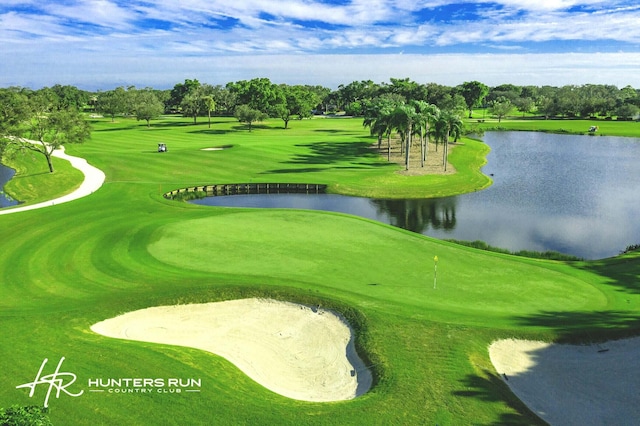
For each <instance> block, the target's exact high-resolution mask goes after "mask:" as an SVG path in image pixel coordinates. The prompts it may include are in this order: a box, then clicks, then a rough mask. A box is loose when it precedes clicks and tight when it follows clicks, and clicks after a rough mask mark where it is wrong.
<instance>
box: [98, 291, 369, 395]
mask: <svg viewBox="0 0 640 426" xmlns="http://www.w3.org/2000/svg"><path fill="white" fill-rule="evenodd" d="M91 330H93V331H94V332H96V333H99V334H102V335H105V336H108V337H115V338H120V339H130V340H138V341H143V342H152V343H164V344H170V345H179V346H188V347H191V348H197V349H202V350H205V351H208V352H212V353H214V354H217V355H220V356H222V357H224V358H226V359H227V360H229V361H230V362H232V363H233V364H235V365H236V366H237V367H238V368H239V369H240V370H242V371H243V372H244V373H245V374H247V375H248V376H249V377H251V378H252V379H253V380H255V381H256V382H258V383H260V384H261V385H262V386H264V387H266V388H267V389H270V390H272V391H273V392H277V393H279V394H281V395H284V396H286V397H289V398H293V399H299V400H305V401H317V402H326V401H339V400H347V399H352V398H355V397H356V396H359V395H361V394H363V393H365V392H366V391H367V390H369V388H370V387H371V372H370V371H369V370H368V369H367V368H366V366H365V365H364V363H363V362H362V360H361V359H360V358H359V357H358V355H357V354H356V351H355V347H354V344H353V336H352V333H351V329H350V328H349V326H348V325H347V323H346V322H345V321H344V319H342V318H340V317H339V316H337V315H335V314H334V313H332V312H330V311H324V310H322V309H320V310H316V309H311V308H309V307H307V306H303V305H298V304H294V303H287V302H279V301H274V300H262V299H242V300H232V301H226V302H217V303H205V304H192V305H175V306H158V307H153V308H148V309H142V310H138V311H133V312H129V313H126V314H123V315H120V316H118V317H115V318H112V319H108V320H105V321H102V322H99V323H97V324H94V325H93V326H91Z"/></svg>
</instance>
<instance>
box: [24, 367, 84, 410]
mask: <svg viewBox="0 0 640 426" xmlns="http://www.w3.org/2000/svg"><path fill="white" fill-rule="evenodd" d="M48 361H49V360H48V359H47V358H45V359H44V361H42V364H41V365H40V370H38V374H36V378H35V380H34V381H33V382H31V383H25V384H23V385H18V386H16V389H20V388H30V389H31V392H29V398H32V397H33V394H34V393H35V391H36V387H38V385H46V384H48V385H49V389H48V390H47V395H46V396H45V398H44V407H45V408H47V407H48V406H49V397H50V396H51V391H52V390H53V389H54V388H55V389H56V398H60V393H61V392H64V393H66V394H67V395H69V396H72V397H76V396H80V395H82V394H83V393H84V391H82V390H81V391H80V392H78V393H71V392H69V391H68V390H67V388H68V387H69V386H71V385H72V384H74V383H75V381H76V375H75V374H73V373H64V372H61V371H60V368H61V367H62V363H63V362H64V357H62V358H60V362H58V367H56V371H55V372H54V373H53V374H48V375H46V376H43V375H42V370H44V367H45V365H47V362H48ZM65 379H66V380H68V381H67V382H66V383H65Z"/></svg>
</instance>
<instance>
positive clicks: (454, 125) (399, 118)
mask: <svg viewBox="0 0 640 426" xmlns="http://www.w3.org/2000/svg"><path fill="white" fill-rule="evenodd" d="M362 124H363V125H364V126H365V127H369V129H370V131H371V135H375V136H377V137H378V149H381V145H382V140H383V138H386V139H387V160H389V161H390V160H391V135H392V134H393V133H394V132H395V133H396V134H398V135H399V136H400V141H401V144H400V146H401V148H400V149H401V153H402V154H404V156H405V168H406V170H409V159H410V152H411V147H412V146H413V143H414V137H418V138H419V142H420V167H424V164H425V162H426V161H427V155H428V152H429V143H430V142H431V140H433V142H434V143H435V149H436V152H437V151H438V145H439V144H442V146H443V149H442V165H443V167H444V170H445V171H446V170H447V157H448V155H449V149H448V145H449V139H450V138H454V142H457V140H458V138H459V137H460V136H461V134H462V130H463V122H462V118H460V115H459V114H457V113H456V112H455V111H449V110H441V109H440V108H438V107H437V106H436V105H433V104H429V103H427V102H425V101H411V102H408V103H405V102H402V101H394V100H392V99H389V98H382V97H381V98H378V99H376V100H375V101H373V102H372V103H371V104H370V105H368V107H367V108H366V110H365V113H364V121H363V123H362Z"/></svg>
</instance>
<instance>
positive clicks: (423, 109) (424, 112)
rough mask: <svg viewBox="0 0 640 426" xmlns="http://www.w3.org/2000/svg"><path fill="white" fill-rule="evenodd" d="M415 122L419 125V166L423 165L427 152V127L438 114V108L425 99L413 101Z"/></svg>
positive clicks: (428, 127)
mask: <svg viewBox="0 0 640 426" xmlns="http://www.w3.org/2000/svg"><path fill="white" fill-rule="evenodd" d="M413 105H414V106H415V108H416V113H417V120H416V121H417V124H418V126H419V127H420V166H421V167H424V163H425V162H426V161H427V153H428V152H429V129H430V127H431V124H432V123H433V122H434V121H435V120H436V119H437V118H438V117H439V116H440V109H439V108H438V107H437V106H435V105H433V104H428V103H427V102H425V101H414V102H413Z"/></svg>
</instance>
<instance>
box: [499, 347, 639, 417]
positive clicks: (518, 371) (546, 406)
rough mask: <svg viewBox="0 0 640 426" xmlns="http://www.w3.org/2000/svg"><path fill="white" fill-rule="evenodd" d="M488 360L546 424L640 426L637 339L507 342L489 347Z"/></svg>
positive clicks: (514, 391)
mask: <svg viewBox="0 0 640 426" xmlns="http://www.w3.org/2000/svg"><path fill="white" fill-rule="evenodd" d="M489 356H490V357H491V362H492V363H493V365H494V367H495V368H496V371H497V372H498V373H499V374H500V375H503V374H505V375H506V376H507V380H505V378H504V376H503V380H505V383H507V385H509V387H510V388H511V390H512V391H513V393H514V394H516V396H517V397H518V398H520V399H521V400H522V402H524V403H525V404H526V405H527V406H528V407H529V408H530V409H531V410H532V411H533V412H535V413H536V414H538V415H539V416H540V417H541V418H542V419H544V420H545V421H547V422H548V423H549V424H551V425H581V426H588V425H617V426H622V425H638V424H640V338H633V339H625V340H616V341H611V342H607V343H602V344H599V345H589V346H575V345H559V344H550V343H543V342H533V341H528V340H513V339H508V340H500V341H497V342H494V343H492V344H491V346H490V347H489Z"/></svg>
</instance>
